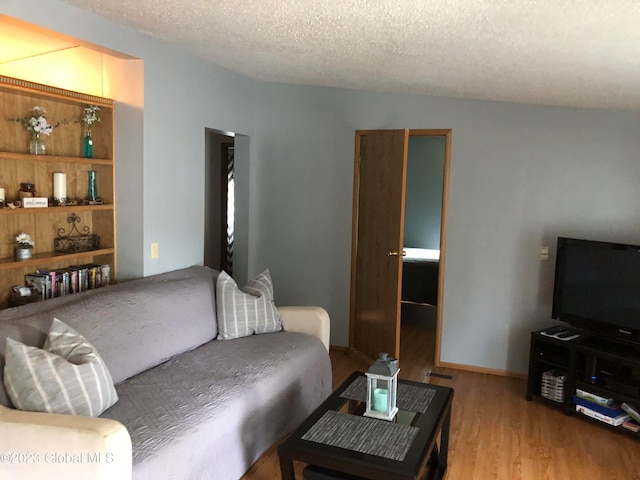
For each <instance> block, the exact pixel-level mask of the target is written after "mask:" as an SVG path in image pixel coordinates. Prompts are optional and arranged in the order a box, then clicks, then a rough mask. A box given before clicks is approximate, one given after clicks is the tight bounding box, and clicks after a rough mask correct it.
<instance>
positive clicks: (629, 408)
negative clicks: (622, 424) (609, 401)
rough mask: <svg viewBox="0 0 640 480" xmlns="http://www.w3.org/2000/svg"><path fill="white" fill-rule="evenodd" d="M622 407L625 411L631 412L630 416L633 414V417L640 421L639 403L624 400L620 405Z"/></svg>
mask: <svg viewBox="0 0 640 480" xmlns="http://www.w3.org/2000/svg"><path fill="white" fill-rule="evenodd" d="M620 408H622V410H624V412H625V413H627V414H629V416H631V418H633V419H634V420H635V421H636V422H638V423H640V408H639V407H638V406H637V405H630V404H629V403H626V402H624V403H623V404H622V405H620Z"/></svg>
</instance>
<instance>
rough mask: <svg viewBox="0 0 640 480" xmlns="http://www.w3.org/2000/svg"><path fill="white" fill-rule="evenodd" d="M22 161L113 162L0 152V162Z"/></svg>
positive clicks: (108, 162) (98, 163) (98, 159)
mask: <svg viewBox="0 0 640 480" xmlns="http://www.w3.org/2000/svg"><path fill="white" fill-rule="evenodd" d="M2 159H7V160H24V161H32V162H43V163H85V164H89V165H113V160H111V159H103V158H84V157H62V156H59V155H32V154H30V153H18V152H0V160H2Z"/></svg>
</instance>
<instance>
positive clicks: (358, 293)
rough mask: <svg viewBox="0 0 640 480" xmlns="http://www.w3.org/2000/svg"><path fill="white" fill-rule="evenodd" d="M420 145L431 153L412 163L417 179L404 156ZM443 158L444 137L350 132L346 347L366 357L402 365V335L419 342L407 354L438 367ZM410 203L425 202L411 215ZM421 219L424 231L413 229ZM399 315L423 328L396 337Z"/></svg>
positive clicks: (447, 135) (440, 133)
mask: <svg viewBox="0 0 640 480" xmlns="http://www.w3.org/2000/svg"><path fill="white" fill-rule="evenodd" d="M411 139H413V140H416V141H415V142H413V141H411V142H410V140H411ZM421 143H423V144H431V146H432V147H433V146H435V147H436V148H435V149H433V148H432V149H431V150H432V151H431V153H430V154H428V155H424V154H422V155H420V154H419V155H418V156H417V157H418V160H417V161H412V163H417V164H418V165H417V166H418V167H420V166H422V167H425V166H427V167H428V168H426V169H423V170H424V171H423V178H422V179H419V178H413V176H415V170H416V169H415V168H409V156H410V155H409V150H410V149H411V150H415V149H416V147H419V146H420V145H419V144H421ZM411 144H413V148H411V147H410V145H411ZM427 150H428V149H427ZM450 151H451V130H368V131H367V130H364V131H357V132H356V158H355V174H354V211H353V212H354V213H353V242H352V259H351V261H352V270H351V315H350V339H349V346H350V348H352V349H354V350H357V351H359V352H361V353H363V354H364V355H366V356H367V357H369V358H375V356H376V355H377V353H378V352H382V351H386V352H388V353H390V354H392V355H394V356H397V357H398V358H401V344H402V339H401V336H404V337H405V340H404V341H405V343H406V342H408V341H418V342H423V344H422V345H421V348H411V349H410V350H411V351H422V352H423V354H424V355H425V356H429V357H430V359H432V361H433V362H432V365H435V366H437V365H438V364H439V363H440V334H441V333H440V332H441V331H442V328H441V324H442V299H443V286H444V261H445V250H446V218H447V204H448V202H447V198H448V182H449V160H450ZM434 154H435V156H436V157H437V158H436V161H435V162H433V161H432V160H433V158H431V160H430V157H433V155H434ZM418 170H420V168H419V169H418ZM410 175H411V176H412V177H411V178H410V179H409V178H408V177H409V176H410ZM414 181H415V182H414ZM413 183H416V184H417V186H416V187H415V188H414V187H411V185H412V184H413ZM414 197H423V200H425V201H427V202H429V203H428V204H427V205H425V204H424V203H423V204H422V205H416V206H415V208H414V206H413V205H408V203H409V202H413V201H414V200H413V199H414ZM433 199H435V200H436V201H435V202H433ZM425 218H430V219H431V220H432V221H431V222H429V225H426V226H425V225H423V226H420V225H416V224H415V223H416V219H425ZM433 220H435V222H434V221H433ZM414 227H415V228H414ZM412 230H415V231H414V232H412ZM403 314H404V317H405V319H406V320H407V322H406V323H407V325H409V324H410V323H412V324H413V326H414V327H424V326H426V327H427V328H426V329H425V328H420V329H419V330H415V331H413V332H411V331H410V332H409V333H406V332H405V333H403V332H401V324H402V321H401V319H402V316H403ZM405 330H406V329H405ZM417 333H420V335H418V334H417ZM401 334H402V335H401ZM427 338H430V340H426V339H427ZM407 360H408V362H407V363H410V359H407ZM407 363H405V362H404V361H403V360H402V359H401V364H402V365H403V368H405V367H406V366H407ZM420 363H422V364H424V362H420Z"/></svg>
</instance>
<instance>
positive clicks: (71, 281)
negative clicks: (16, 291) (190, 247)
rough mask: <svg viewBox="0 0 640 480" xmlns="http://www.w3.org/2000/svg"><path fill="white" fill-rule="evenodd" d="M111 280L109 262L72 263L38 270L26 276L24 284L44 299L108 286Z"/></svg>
mask: <svg viewBox="0 0 640 480" xmlns="http://www.w3.org/2000/svg"><path fill="white" fill-rule="evenodd" d="M110 281H111V267H110V266H109V265H107V264H104V265H99V264H94V263H90V264H86V265H71V266H69V267H68V268H61V269H57V270H36V271H35V272H34V273H28V274H26V275H25V276H24V284H25V286H27V287H29V288H30V289H31V291H32V292H33V293H34V295H37V296H39V297H40V298H41V299H42V300H47V299H49V298H55V297H63V296H65V295H70V294H73V293H79V292H84V291H86V290H93V289H96V288H100V287H106V286H108V285H109V283H110Z"/></svg>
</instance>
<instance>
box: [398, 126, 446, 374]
mask: <svg viewBox="0 0 640 480" xmlns="http://www.w3.org/2000/svg"><path fill="white" fill-rule="evenodd" d="M433 133H441V132H433V131H430V130H409V144H408V152H407V181H406V193H405V221H404V246H405V248H404V251H405V253H406V255H404V257H403V262H402V299H401V313H400V355H401V357H402V358H403V362H402V363H403V368H405V369H406V368H414V366H420V367H416V368H421V369H423V370H424V369H425V368H427V369H430V368H431V367H433V366H435V365H436V364H437V363H439V355H440V353H439V345H438V344H439V342H438V341H439V323H438V322H439V320H440V321H441V318H442V317H441V312H440V311H441V303H440V297H441V296H440V295H439V293H440V290H441V287H440V285H439V279H440V273H441V250H442V249H443V248H444V247H443V245H444V242H443V241H442V235H443V226H442V223H443V219H444V215H443V204H444V202H445V199H446V191H445V182H444V177H445V170H446V171H447V172H448V161H447V159H448V152H447V136H445V135H440V134H436V135H434V134H433ZM445 208H446V206H445ZM444 233H445V234H446V232H444ZM442 257H443V256H442ZM416 355H420V358H417V357H416ZM416 373H418V372H416ZM425 373H426V372H425Z"/></svg>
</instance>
